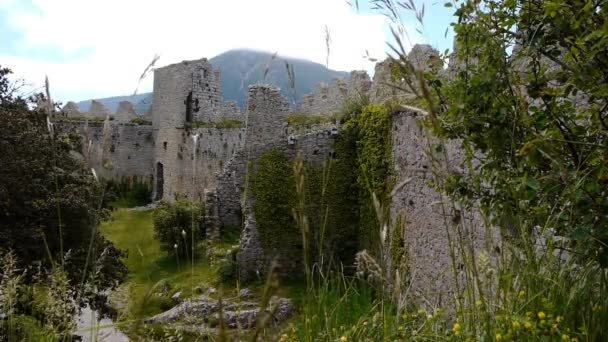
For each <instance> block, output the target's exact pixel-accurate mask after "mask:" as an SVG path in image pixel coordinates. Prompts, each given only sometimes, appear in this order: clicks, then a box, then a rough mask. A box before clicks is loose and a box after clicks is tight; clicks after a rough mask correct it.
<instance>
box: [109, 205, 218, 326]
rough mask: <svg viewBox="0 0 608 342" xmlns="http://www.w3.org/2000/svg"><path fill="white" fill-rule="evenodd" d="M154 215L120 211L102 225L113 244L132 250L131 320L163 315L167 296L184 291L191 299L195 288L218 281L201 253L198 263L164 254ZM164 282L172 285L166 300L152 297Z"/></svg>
mask: <svg viewBox="0 0 608 342" xmlns="http://www.w3.org/2000/svg"><path fill="white" fill-rule="evenodd" d="M152 214H153V211H151V210H149V211H129V210H124V209H119V210H117V211H115V212H113V213H112V219H111V220H110V221H108V222H105V223H103V224H102V225H101V232H102V233H103V234H104V235H105V236H106V237H107V238H108V239H109V240H110V241H112V242H113V243H114V244H115V245H116V246H117V247H118V248H120V249H123V250H126V251H128V257H127V258H126V260H125V263H126V264H127V267H128V268H129V276H128V279H127V286H128V289H129V296H128V298H129V307H130V310H129V311H130V312H129V316H131V318H143V317H147V316H150V315H154V314H156V313H160V312H162V311H163V310H166V309H167V297H170V296H171V295H173V294H174V293H175V292H178V291H182V298H184V297H188V296H191V295H193V292H194V288H195V287H197V286H199V285H203V286H204V285H205V284H209V283H212V282H214V281H215V273H214V270H213V269H212V268H210V267H209V265H208V263H207V261H206V259H205V258H204V257H202V255H203V252H202V251H201V250H198V251H195V260H194V264H192V263H190V262H189V261H188V260H177V258H175V256H173V255H167V254H166V253H164V252H162V251H161V249H160V243H159V242H158V241H157V240H156V239H155V238H154V228H153V222H152ZM197 254H198V255H199V257H198V258H197V257H196V255H197ZM178 262H179V265H178ZM161 281H162V282H163V283H165V284H169V286H170V289H169V290H168V291H167V293H166V296H164V297H165V298H161V299H159V298H158V296H154V297H152V298H149V296H148V293H149V292H150V291H151V290H152V289H153V287H154V286H155V285H156V284H157V283H159V282H161ZM158 287H159V286H158V285H157V288H158Z"/></svg>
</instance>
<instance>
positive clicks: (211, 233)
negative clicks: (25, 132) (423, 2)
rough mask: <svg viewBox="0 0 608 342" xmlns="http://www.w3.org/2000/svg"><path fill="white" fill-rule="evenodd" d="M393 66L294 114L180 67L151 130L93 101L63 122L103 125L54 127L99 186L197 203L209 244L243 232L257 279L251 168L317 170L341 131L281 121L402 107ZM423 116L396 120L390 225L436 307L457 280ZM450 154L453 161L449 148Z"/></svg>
mask: <svg viewBox="0 0 608 342" xmlns="http://www.w3.org/2000/svg"><path fill="white" fill-rule="evenodd" d="M436 56H438V54H437V53H436V52H434V51H431V50H430V49H429V48H428V46H422V47H415V48H414V49H413V50H412V59H413V60H414V61H415V64H416V65H418V66H420V67H422V68H425V67H427V64H428V63H427V62H429V61H430V62H432V63H435V62H436ZM425 61H426V62H425ZM390 67H391V66H390V63H389V62H388V61H385V62H381V63H378V65H377V66H376V71H375V75H374V79H373V80H371V79H370V77H369V76H368V75H367V73H365V72H363V71H353V72H352V73H351V76H350V79H349V80H343V79H341V80H335V81H333V82H332V83H331V84H329V85H327V84H320V85H319V86H318V87H317V88H316V89H315V90H314V92H313V93H312V94H309V95H305V96H303V97H302V99H301V101H300V102H299V103H298V105H297V106H296V108H294V109H292V108H290V107H289V103H288V101H287V100H286V99H285V98H284V97H283V96H282V95H281V94H280V92H279V89H278V88H276V87H274V86H272V85H264V84H259V85H253V86H250V87H249V89H248V94H247V103H246V108H245V110H244V112H241V110H240V109H239V108H238V107H237V105H236V104H235V103H234V102H225V101H223V99H222V94H221V91H220V82H221V79H220V78H221V75H220V72H219V70H216V69H214V68H213V66H212V65H211V64H210V63H209V61H208V60H207V59H205V58H203V59H200V60H195V61H183V62H181V63H176V64H172V65H168V66H165V67H162V68H158V69H156V70H155V72H154V100H153V104H152V109H151V117H150V120H151V122H149V123H147V122H143V123H142V122H139V123H138V122H134V121H136V120H133V118H134V117H133V115H134V111H133V110H132V106H129V105H128V104H121V105H120V109H119V111H118V113H117V114H116V115H115V119H114V120H109V119H107V117H109V116H108V113H107V110H105V108H103V105H101V104H100V103H97V104H96V103H95V102H96V101H93V105H92V106H91V110H90V113H84V114H83V113H79V112H78V110H77V108H76V106H75V105H74V104H73V103H68V105H66V107H65V108H64V115H65V116H71V117H78V116H79V115H84V116H88V117H89V119H94V118H95V117H100V116H104V115H105V116H106V120H105V121H100V120H87V121H62V123H61V124H62V125H64V126H65V127H67V128H68V129H73V130H76V131H78V132H79V133H80V134H81V135H82V136H83V137H84V146H83V154H84V155H85V158H86V159H87V160H88V161H89V162H90V164H91V166H92V167H93V168H95V169H96V170H97V172H98V174H100V175H101V176H102V177H106V178H110V179H123V178H138V179H141V180H144V181H146V182H149V183H150V184H152V186H153V189H154V191H153V197H154V200H169V201H171V200H173V199H175V198H176V197H179V196H183V197H186V198H189V199H192V200H200V201H204V202H205V225H206V234H207V237H209V238H214V237H217V236H218V234H219V230H220V229H222V227H227V226H232V227H234V226H238V227H240V228H241V229H242V234H241V248H240V252H239V255H238V262H239V264H240V266H241V268H242V269H243V270H249V271H253V270H259V269H261V268H263V266H264V262H265V260H264V256H263V254H264V251H263V249H262V248H261V246H260V244H259V241H257V232H256V223H255V215H254V214H253V213H252V210H251V209H250V205H251V204H250V201H251V199H250V198H243V194H244V193H245V187H246V178H247V177H246V176H247V172H248V164H249V163H250V162H252V161H255V160H256V159H257V158H258V157H260V156H261V155H262V154H264V153H266V152H268V151H271V150H278V151H280V152H282V153H283V154H284V155H285V156H287V158H288V159H293V158H295V157H296V155H299V156H300V157H301V158H302V159H304V160H306V161H308V162H311V163H317V164H322V163H323V162H324V161H325V160H327V159H328V158H332V157H333V141H334V139H335V137H336V136H337V135H338V134H340V127H339V123H338V122H329V123H327V122H326V123H320V124H311V125H308V126H307V127H305V128H301V127H292V126H291V125H290V124H288V123H287V121H286V118H287V117H288V116H289V115H291V114H294V113H297V114H306V115H318V116H325V117H332V115H334V114H336V113H338V112H339V111H340V110H341V109H342V108H343V106H344V104H345V102H346V101H348V100H349V99H352V98H354V97H362V96H367V97H369V98H370V99H371V100H372V101H373V102H382V101H386V100H389V99H391V98H397V97H400V98H402V97H403V96H404V95H403V94H402V93H401V92H399V91H395V88H393V87H391V86H390V85H389V84H388V83H390V80H391V69H390ZM406 97H407V96H406ZM423 115H425V113H424V111H422V110H420V109H416V108H411V107H403V108H402V110H401V111H399V112H397V113H395V114H393V117H392V131H393V134H392V136H393V137H392V140H393V141H392V157H393V163H394V165H395V174H396V175H395V176H396V184H397V185H396V187H395V189H394V190H393V192H392V199H391V203H390V213H391V217H392V218H394V217H397V216H398V215H401V216H403V217H405V218H406V221H405V228H404V232H403V241H404V243H405V246H404V247H405V248H407V249H408V253H409V255H410V258H411V264H412V269H413V270H414V272H416V277H415V278H414V279H413V284H412V291H413V292H415V293H418V294H419V295H421V296H425V297H426V298H435V299H436V298H441V294H442V293H444V294H445V293H449V291H450V290H451V289H450V287H451V285H450V284H451V281H450V279H453V277H454V274H453V273H452V271H453V269H452V261H451V257H450V254H449V245H448V243H449V241H448V236H447V234H448V232H446V227H445V222H444V220H445V219H446V215H449V214H450V213H446V212H445V210H444V209H442V207H441V205H440V204H441V197H440V196H439V194H438V193H436V192H435V191H434V190H433V189H432V188H430V187H429V186H428V184H427V183H428V180H430V179H431V176H432V175H431V161H430V160H429V159H428V157H427V155H426V153H425V150H426V143H427V142H426V141H425V139H426V136H425V133H424V130H423V129H422V128H420V127H419V126H418V124H417V122H416V120H417V117H418V116H423ZM227 123H230V124H227ZM450 153H453V154H455V155H456V157H458V151H457V148H456V147H455V146H451V151H450ZM474 233H475V232H474ZM480 238H483V236H481V235H480ZM444 299H446V298H444ZM433 304H437V303H433Z"/></svg>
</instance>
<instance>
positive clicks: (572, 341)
mask: <svg viewBox="0 0 608 342" xmlns="http://www.w3.org/2000/svg"><path fill="white" fill-rule="evenodd" d="M570 342H578V338H576V337H573V338H571V339H570Z"/></svg>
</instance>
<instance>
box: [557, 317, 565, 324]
mask: <svg viewBox="0 0 608 342" xmlns="http://www.w3.org/2000/svg"><path fill="white" fill-rule="evenodd" d="M563 320H564V318H563V317H562V316H557V318H556V319H555V321H556V322H557V323H561V322H562V321H563Z"/></svg>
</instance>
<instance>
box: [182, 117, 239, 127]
mask: <svg viewBox="0 0 608 342" xmlns="http://www.w3.org/2000/svg"><path fill="white" fill-rule="evenodd" d="M191 126H192V128H218V129H227V128H243V127H245V123H244V122H243V121H239V120H233V119H223V120H220V121H216V122H193V123H192V124H191Z"/></svg>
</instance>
